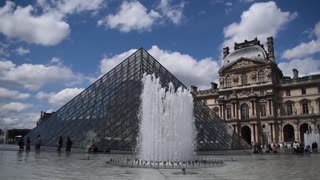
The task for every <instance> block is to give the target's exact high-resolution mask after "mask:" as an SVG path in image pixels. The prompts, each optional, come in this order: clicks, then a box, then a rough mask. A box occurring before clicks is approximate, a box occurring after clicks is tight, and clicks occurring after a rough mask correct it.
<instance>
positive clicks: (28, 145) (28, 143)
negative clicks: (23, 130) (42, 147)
mask: <svg viewBox="0 0 320 180" xmlns="http://www.w3.org/2000/svg"><path fill="white" fill-rule="evenodd" d="M30 144H31V141H30V138H29V137H27V144H26V151H27V152H29V151H30Z"/></svg>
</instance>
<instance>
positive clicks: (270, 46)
mask: <svg viewBox="0 0 320 180" xmlns="http://www.w3.org/2000/svg"><path fill="white" fill-rule="evenodd" d="M267 44H268V54H269V59H270V60H271V61H272V62H275V60H274V49H273V37H272V36H271V37H268V38H267Z"/></svg>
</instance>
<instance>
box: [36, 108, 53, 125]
mask: <svg viewBox="0 0 320 180" xmlns="http://www.w3.org/2000/svg"><path fill="white" fill-rule="evenodd" d="M53 113H54V112H51V113H47V112H44V111H41V113H40V118H39V120H38V121H37V126H38V125H39V124H41V123H43V122H44V121H45V120H47V119H48V118H49V117H51V116H52V114H53Z"/></svg>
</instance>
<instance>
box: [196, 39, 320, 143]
mask: <svg viewBox="0 0 320 180" xmlns="http://www.w3.org/2000/svg"><path fill="white" fill-rule="evenodd" d="M267 45H268V51H266V50H265V48H264V47H263V45H262V44H261V43H260V41H259V40H258V39H257V38H255V39H254V40H252V41H245V42H243V43H235V47H234V51H233V52H231V53H229V48H228V47H226V48H224V49H223V65H222V67H221V69H220V70H219V75H220V79H219V81H220V86H219V88H217V84H216V83H211V88H210V89H206V90H197V87H195V86H192V88H191V89H192V91H193V93H195V94H196V96H197V97H199V98H201V99H202V100H203V101H204V102H205V103H206V104H207V105H208V106H209V107H210V108H212V109H213V110H214V111H215V112H216V114H218V115H219V117H221V118H222V119H225V120H226V121H227V122H228V124H229V126H230V127H232V128H233V129H234V131H236V132H238V133H239V134H240V135H241V136H242V137H243V138H244V139H245V140H246V141H247V142H249V144H255V143H259V144H264V145H266V144H269V143H274V144H283V143H285V144H289V143H292V142H293V141H298V142H303V134H304V133H305V132H307V131H308V132H310V131H314V132H319V130H320V74H319V75H310V76H304V77H299V74H298V70H297V69H293V78H290V77H287V76H283V74H282V71H281V70H280V69H279V68H278V66H277V64H276V62H275V57H274V48H273V38H272V37H269V38H268V39H267Z"/></svg>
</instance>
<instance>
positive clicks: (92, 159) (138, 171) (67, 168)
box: [0, 148, 320, 180]
mask: <svg viewBox="0 0 320 180" xmlns="http://www.w3.org/2000/svg"><path fill="white" fill-rule="evenodd" d="M118 156H123V155H114V154H85V153H79V152H71V153H69V154H67V153H64V152H63V153H56V152H54V151H42V152H40V153H35V152H33V151H31V152H29V153H26V152H18V151H14V150H13V149H3V148H2V150H0V179H1V180H7V179H8V180H11V179H17V180H18V179H19V180H21V179H22V180H29V179H34V180H36V179H45V180H47V179H54V180H56V179H86V180H87V179H99V180H100V179H108V180H110V179H145V180H149V179H155V180H158V179H181V180H182V179H183V180H189V179H190V180H191V179H192V180H194V179H267V180H274V179H281V180H282V179H289V180H295V179H301V180H302V179H308V180H312V179H314V180H319V179H320V171H319V167H320V154H310V155H291V154H290V155H288V154H287V155H284V154H282V155H232V156H230V155H229V156H222V155H216V156H203V157H204V158H213V159H221V160H224V165H223V166H221V167H213V168H199V169H192V170H187V171H188V172H187V173H186V174H185V175H184V174H182V173H181V172H182V171H181V170H179V169H163V170H157V169H144V168H120V167H116V166H112V165H108V164H106V161H108V160H109V159H110V158H117V157H118ZM200 158H202V157H200Z"/></svg>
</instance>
